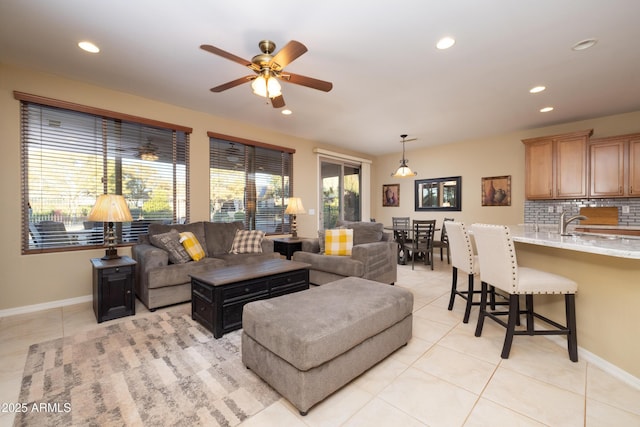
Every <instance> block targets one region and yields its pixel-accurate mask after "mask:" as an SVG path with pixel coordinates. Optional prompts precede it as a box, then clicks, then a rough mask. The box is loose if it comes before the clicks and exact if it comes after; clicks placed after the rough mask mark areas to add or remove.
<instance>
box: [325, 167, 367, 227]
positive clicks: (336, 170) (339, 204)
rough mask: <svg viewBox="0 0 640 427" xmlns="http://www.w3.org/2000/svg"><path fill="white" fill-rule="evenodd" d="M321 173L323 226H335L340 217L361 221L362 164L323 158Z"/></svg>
mask: <svg viewBox="0 0 640 427" xmlns="http://www.w3.org/2000/svg"><path fill="white" fill-rule="evenodd" d="M320 175H321V176H320V186H321V188H320V197H321V200H320V205H321V206H322V209H321V212H320V215H321V218H320V220H321V224H322V228H324V229H329V228H333V227H335V225H336V222H337V221H338V220H339V219H343V220H346V221H360V220H361V206H360V203H361V202H360V199H361V198H360V188H361V166H360V165H358V164H354V163H347V162H340V161H337V160H330V159H321V163H320Z"/></svg>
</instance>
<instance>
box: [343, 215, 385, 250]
mask: <svg viewBox="0 0 640 427" xmlns="http://www.w3.org/2000/svg"><path fill="white" fill-rule="evenodd" d="M337 225H338V226H341V227H345V228H350V229H352V230H353V244H354V245H361V244H363V243H373V242H379V241H381V240H382V235H383V234H384V225H383V224H382V223H380V222H364V221H343V220H339V221H338V222H337Z"/></svg>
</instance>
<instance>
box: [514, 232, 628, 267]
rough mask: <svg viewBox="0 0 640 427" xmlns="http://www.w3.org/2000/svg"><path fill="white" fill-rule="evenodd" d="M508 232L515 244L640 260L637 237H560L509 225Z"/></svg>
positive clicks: (605, 235)
mask: <svg viewBox="0 0 640 427" xmlns="http://www.w3.org/2000/svg"><path fill="white" fill-rule="evenodd" d="M509 228H510V230H511V237H512V238H513V241H514V242H520V243H528V244H532V245H540V246H547V247H551V248H560V249H568V250H572V251H578V252H588V253H592V254H598V255H607V256H613V257H618V258H631V259H640V237H639V236H624V235H611V234H598V233H585V232H574V233H575V235H572V236H561V235H560V234H559V233H558V231H557V230H556V229H555V227H553V228H550V227H541V228H539V230H538V231H535V228H534V226H533V224H526V225H523V224H520V225H510V226H509ZM618 228H619V227H618ZM572 230H575V227H573V228H569V231H570V232H572Z"/></svg>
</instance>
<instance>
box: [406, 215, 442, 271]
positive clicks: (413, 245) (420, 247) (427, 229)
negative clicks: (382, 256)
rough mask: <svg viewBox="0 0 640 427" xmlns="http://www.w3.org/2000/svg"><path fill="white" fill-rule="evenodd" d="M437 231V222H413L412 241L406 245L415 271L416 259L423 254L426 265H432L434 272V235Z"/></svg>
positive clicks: (433, 220)
mask: <svg viewBox="0 0 640 427" xmlns="http://www.w3.org/2000/svg"><path fill="white" fill-rule="evenodd" d="M435 229H436V220H435V219H429V220H418V219H414V220H413V236H412V241H411V242H408V243H405V244H404V249H405V251H408V252H410V253H411V269H412V270H413V269H414V266H415V262H416V258H417V257H418V256H419V255H420V254H422V255H423V256H424V264H425V265H427V264H430V265H431V269H432V270H433V235H434V233H435Z"/></svg>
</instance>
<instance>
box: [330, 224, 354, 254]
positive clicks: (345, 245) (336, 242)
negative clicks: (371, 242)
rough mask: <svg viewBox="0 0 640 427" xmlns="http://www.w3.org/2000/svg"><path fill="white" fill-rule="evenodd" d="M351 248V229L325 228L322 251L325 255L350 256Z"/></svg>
mask: <svg viewBox="0 0 640 427" xmlns="http://www.w3.org/2000/svg"><path fill="white" fill-rule="evenodd" d="M352 248H353V230H352V229H350V228H339V229H336V230H325V232H324V253H325V254H326V255H341V256H351V249H352Z"/></svg>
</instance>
